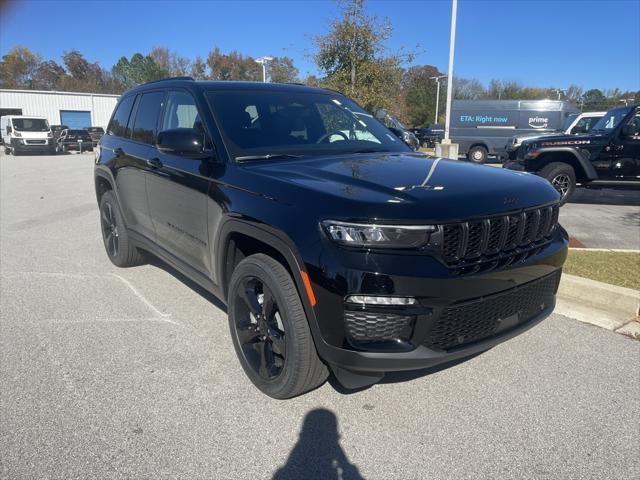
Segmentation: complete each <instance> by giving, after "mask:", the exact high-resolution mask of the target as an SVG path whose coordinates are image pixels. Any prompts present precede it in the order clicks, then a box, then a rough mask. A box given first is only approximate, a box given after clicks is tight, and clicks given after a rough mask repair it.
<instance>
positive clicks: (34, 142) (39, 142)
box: [25, 140, 47, 145]
mask: <svg viewBox="0 0 640 480" xmlns="http://www.w3.org/2000/svg"><path fill="white" fill-rule="evenodd" d="M25 142H26V143H27V145H46V144H47V141H46V140H25Z"/></svg>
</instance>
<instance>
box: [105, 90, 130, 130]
mask: <svg viewBox="0 0 640 480" xmlns="http://www.w3.org/2000/svg"><path fill="white" fill-rule="evenodd" d="M134 100H135V96H134V95H129V96H128V97H125V98H123V99H122V100H121V101H120V103H119V104H118V108H117V109H116V112H115V113H114V114H113V118H112V119H111V121H110V122H109V126H108V127H107V133H108V134H109V135H115V136H116V137H128V136H129V131H128V129H127V122H128V121H129V115H130V114H131V107H132V106H133V101H134Z"/></svg>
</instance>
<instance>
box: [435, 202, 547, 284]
mask: <svg viewBox="0 0 640 480" xmlns="http://www.w3.org/2000/svg"><path fill="white" fill-rule="evenodd" d="M558 214H559V207H558V205H552V206H547V207H541V208H533V209H529V210H525V211H523V212H521V213H516V214H510V215H504V216H498V217H490V218H486V219H479V220H473V221H469V222H460V223H450V224H445V225H443V226H442V254H443V257H444V260H445V262H446V263H447V265H448V266H449V267H452V268H454V270H456V271H458V270H459V271H458V272H457V273H470V271H469V270H468V269H467V270H465V269H464V267H466V266H467V265H469V264H478V263H483V262H488V263H489V264H490V265H491V268H496V267H498V266H500V267H504V266H506V265H509V264H511V263H513V262H514V261H520V260H523V259H526V258H528V255H526V254H525V255H522V254H523V253H526V252H529V253H530V251H531V250H533V249H536V248H537V247H540V246H541V245H544V244H545V243H547V241H548V239H549V237H550V236H551V234H552V233H553V230H554V228H555V227H556V225H557V223H558ZM498 260H499V261H498ZM480 269H481V267H479V268H477V269H476V270H475V271H480Z"/></svg>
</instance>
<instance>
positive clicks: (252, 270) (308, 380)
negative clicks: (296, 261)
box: [228, 254, 329, 399]
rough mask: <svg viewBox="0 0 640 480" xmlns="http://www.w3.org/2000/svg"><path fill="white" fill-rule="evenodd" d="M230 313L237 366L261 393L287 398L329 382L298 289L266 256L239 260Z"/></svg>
mask: <svg viewBox="0 0 640 480" xmlns="http://www.w3.org/2000/svg"><path fill="white" fill-rule="evenodd" d="M228 309H229V328H230V330H231V338H232V340H233V346H234V348H235V350H236V354H237V355H238V359H239V360H240V364H241V365H242V368H243V369H244V371H245V373H246V374H247V376H248V377H249V379H250V380H251V382H252V383H253V384H254V385H255V386H256V387H258V389H260V390H261V391H262V392H263V393H265V394H266V395H268V396H270V397H272V398H276V399H285V398H291V397H295V396H297V395H300V394H302V393H305V392H308V391H309V390H312V389H314V388H316V387H318V386H319V385H321V384H322V383H323V382H324V381H325V380H326V379H327V376H328V375H329V373H328V370H327V367H326V366H325V365H324V364H323V363H322V361H321V360H320V358H319V357H318V354H317V352H316V348H315V345H314V343H313V338H312V337H311V331H310V330H309V324H308V322H307V317H306V315H305V312H304V309H303V307H302V302H301V300H300V296H299V295H298V291H297V290H296V287H295V284H294V283H293V279H292V278H291V276H290V275H289V273H288V272H287V270H286V269H285V268H284V267H283V266H282V264H280V263H279V262H278V261H276V260H274V259H273V258H271V257H269V256H267V255H264V254H256V255H251V256H249V257H247V258H245V259H244V260H242V261H241V262H240V263H239V264H238V265H237V266H236V268H235V270H234V271H233V275H232V276H231V281H230V283H229V298H228Z"/></svg>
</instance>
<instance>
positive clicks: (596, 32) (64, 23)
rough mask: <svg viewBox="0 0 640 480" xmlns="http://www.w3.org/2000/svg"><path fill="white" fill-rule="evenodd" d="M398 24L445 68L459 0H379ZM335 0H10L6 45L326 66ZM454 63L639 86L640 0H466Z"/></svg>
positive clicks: (406, 43) (481, 75)
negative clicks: (321, 39)
mask: <svg viewBox="0 0 640 480" xmlns="http://www.w3.org/2000/svg"><path fill="white" fill-rule="evenodd" d="M367 8H368V10H369V12H371V13H374V14H377V15H379V16H381V17H388V18H389V19H390V20H391V23H392V24H393V27H394V31H393V37H392V38H391V40H390V42H389V48H390V50H391V51H396V50H398V49H401V48H405V49H409V50H411V49H417V50H418V51H419V52H420V53H419V55H418V56H417V57H416V59H415V61H414V62H413V63H414V64H432V65H436V66H437V67H438V68H439V69H440V70H442V71H446V69H447V58H448V45H449V23H450V12H451V2H450V1H449V0H396V1H393V0H370V1H369V2H368V7H367ZM337 12H338V8H337V6H336V4H335V3H334V2H333V1H330V0H307V1H305V0H274V1H267V0H264V1H249V0H237V1H182V2H178V1H169V0H158V1H155V2H148V1H134V0H130V1H116V0H111V1H103V2H98V1H96V2H93V1H89V0H80V1H73V0H55V1H29V0H27V1H20V2H17V1H9V2H8V4H5V6H4V9H3V11H2V12H1V14H0V54H4V53H6V52H7V51H8V50H10V49H11V48H12V47H14V46H15V45H17V44H22V45H25V46H27V47H29V48H30V49H32V50H34V51H36V52H38V53H40V54H41V55H42V56H43V57H44V58H52V59H54V60H57V61H60V55H61V54H62V52H63V51H64V50H69V49H72V48H76V49H78V50H80V51H81V52H82V53H84V54H85V56H86V57H87V58H88V59H89V60H90V61H98V62H100V63H101V64H102V66H104V67H110V66H111V65H112V64H113V63H115V62H116V61H117V59H118V58H119V57H120V56H122V55H126V56H127V57H129V56H131V54H133V53H135V52H137V51H141V52H148V51H149V50H150V49H151V48H152V47H154V46H167V47H169V48H171V49H173V50H176V51H178V52H179V53H180V54H182V55H184V56H187V57H191V58H193V57H194V56H196V55H201V56H203V57H206V54H207V52H208V51H209V50H210V49H211V48H213V47H214V46H218V47H220V49H221V50H222V51H230V50H238V51H240V52H242V53H244V54H247V55H251V56H256V57H257V56H262V55H288V56H290V57H292V58H293V59H294V60H295V63H296V65H297V66H298V68H299V69H300V73H301V75H302V76H305V75H306V74H308V73H317V72H316V69H315V66H314V64H313V61H312V59H311V58H310V53H311V51H312V45H311V37H313V36H314V35H319V34H322V33H324V32H326V31H327V29H328V26H329V23H330V21H331V19H332V18H333V17H334V16H335V15H336V14H337ZM456 38H457V40H456V42H457V43H456V62H455V66H454V73H455V74H456V75H458V76H461V77H465V78H478V79H479V80H480V81H482V82H484V83H487V82H488V81H489V80H490V79H492V78H500V79H509V80H517V81H520V82H522V83H524V84H527V85H535V86H555V87H560V88H563V87H566V86H568V85H569V84H571V83H576V84H578V85H582V86H583V87H585V88H593V87H600V88H614V87H619V88H621V89H623V90H626V89H630V90H638V89H640V0H584V1H582V0H555V1H554V0H537V1H530V0H511V1H510V0H460V1H459V3H458V29H457V37H456Z"/></svg>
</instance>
